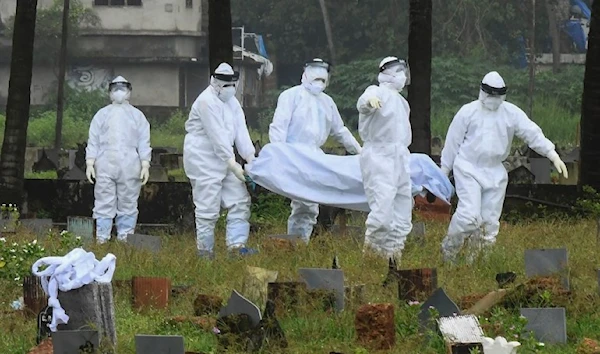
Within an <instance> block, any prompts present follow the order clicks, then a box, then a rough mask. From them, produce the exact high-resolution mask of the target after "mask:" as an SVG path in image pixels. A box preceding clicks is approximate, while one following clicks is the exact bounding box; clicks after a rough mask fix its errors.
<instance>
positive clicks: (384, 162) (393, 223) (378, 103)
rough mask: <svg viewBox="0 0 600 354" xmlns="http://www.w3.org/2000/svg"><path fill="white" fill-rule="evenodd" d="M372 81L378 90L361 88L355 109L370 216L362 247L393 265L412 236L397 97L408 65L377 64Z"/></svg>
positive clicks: (404, 129)
mask: <svg viewBox="0 0 600 354" xmlns="http://www.w3.org/2000/svg"><path fill="white" fill-rule="evenodd" d="M377 79H378V81H379V86H376V85H371V86H369V87H367V89H366V90H365V92H364V93H363V94H362V95H361V96H360V97H359V98H358V102H357V104H356V108H357V109H358V112H359V121H358V131H359V133H360V137H361V139H362V140H363V151H362V153H361V156H360V170H361V173H362V178H363V184H364V188H365V195H366V197H367V202H368V203H369V209H370V210H371V211H370V212H369V215H368V217H367V221H366V223H365V226H366V233H365V244H364V247H365V250H366V249H371V250H373V251H375V252H376V253H378V254H380V255H382V256H385V257H388V258H396V259H397V260H399V258H400V257H401V254H402V250H403V249H404V242H405V240H406V237H407V236H408V234H409V233H410V232H411V230H412V207H413V196H412V190H411V180H410V151H409V150H408V146H409V145H410V144H411V142H412V132H411V126H410V120H409V116H410V106H409V104H408V102H407V101H406V99H404V97H402V95H401V94H400V92H401V91H402V89H403V88H404V86H405V85H407V84H410V71H409V69H408V65H407V64H406V62H405V61H404V60H399V59H398V58H396V57H387V58H385V59H383V60H382V61H381V63H380V64H379V76H378V77H377Z"/></svg>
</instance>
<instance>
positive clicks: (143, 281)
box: [131, 277, 171, 310]
mask: <svg viewBox="0 0 600 354" xmlns="http://www.w3.org/2000/svg"><path fill="white" fill-rule="evenodd" d="M131 291H132V293H133V308H135V309H137V310H145V309H147V308H155V309H164V308H167V306H168V305H169V295H171V279H169V278H154V277H132V278H131Z"/></svg>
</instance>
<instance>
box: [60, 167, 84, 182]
mask: <svg viewBox="0 0 600 354" xmlns="http://www.w3.org/2000/svg"><path fill="white" fill-rule="evenodd" d="M61 179H64V180H67V181H84V180H87V176H86V175H85V172H83V171H82V170H81V169H80V168H79V167H77V166H73V168H71V169H70V170H68V171H67V173H65V174H64V175H63V176H62V178H61Z"/></svg>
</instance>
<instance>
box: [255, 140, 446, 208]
mask: <svg viewBox="0 0 600 354" xmlns="http://www.w3.org/2000/svg"><path fill="white" fill-rule="evenodd" d="M359 159H360V155H351V156H338V155H329V154H325V153H324V152H323V151H321V150H318V149H313V148H309V147H306V146H303V145H301V144H290V143H269V144H267V145H265V146H264V147H263V148H262V149H261V150H260V153H259V154H258V157H257V158H256V159H255V160H254V161H252V163H250V164H247V165H246V172H247V173H248V176H250V178H252V180H253V181H254V182H255V183H256V184H258V185H260V186H262V187H264V188H266V189H268V190H270V191H271V192H273V193H276V194H279V195H282V196H284V197H287V198H290V199H294V200H301V201H305V202H313V203H318V204H321V205H328V206H333V207H338V208H343V209H348V210H357V211H365V212H369V211H370V209H369V204H368V203H367V197H366V195H365V190H364V187H363V182H362V174H361V172H360V162H359ZM410 178H411V182H412V195H413V196H416V195H419V194H420V195H423V196H424V195H425V194H426V193H427V191H426V190H428V191H430V192H431V193H432V194H434V195H435V196H436V197H438V198H440V199H441V200H443V201H444V202H445V203H447V204H450V198H452V195H453V193H454V187H453V186H452V183H450V180H449V179H448V177H446V175H444V173H443V172H442V170H441V169H440V168H439V167H438V166H437V165H436V164H435V162H434V161H433V160H432V159H431V158H430V157H429V156H427V155H425V154H410Z"/></svg>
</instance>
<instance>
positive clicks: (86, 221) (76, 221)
mask: <svg viewBox="0 0 600 354" xmlns="http://www.w3.org/2000/svg"><path fill="white" fill-rule="evenodd" d="M67 231H69V232H71V233H73V234H74V235H75V236H80V237H81V239H82V240H83V241H85V242H93V241H94V240H95V239H96V220H94V218H91V217H87V216H67Z"/></svg>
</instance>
